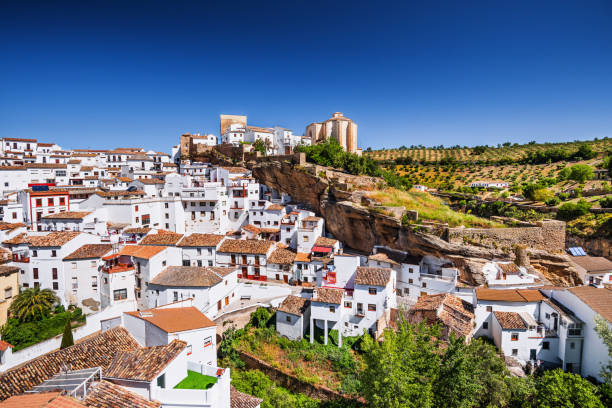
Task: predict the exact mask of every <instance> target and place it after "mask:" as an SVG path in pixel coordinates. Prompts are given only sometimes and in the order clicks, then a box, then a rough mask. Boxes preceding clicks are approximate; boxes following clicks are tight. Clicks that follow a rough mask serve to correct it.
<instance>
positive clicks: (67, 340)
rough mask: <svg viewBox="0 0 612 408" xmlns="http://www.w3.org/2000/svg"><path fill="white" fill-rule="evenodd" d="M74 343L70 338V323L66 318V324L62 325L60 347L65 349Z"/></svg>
mask: <svg viewBox="0 0 612 408" xmlns="http://www.w3.org/2000/svg"><path fill="white" fill-rule="evenodd" d="M72 345H74V339H73V338H72V324H71V323H70V319H66V326H64V334H63V335H62V344H61V346H60V349H65V348H66V347H70V346H72Z"/></svg>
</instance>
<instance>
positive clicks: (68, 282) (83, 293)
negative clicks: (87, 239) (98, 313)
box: [63, 244, 113, 310]
mask: <svg viewBox="0 0 612 408" xmlns="http://www.w3.org/2000/svg"><path fill="white" fill-rule="evenodd" d="M112 249H113V246H112V245H110V244H85V245H83V246H81V247H80V248H78V249H77V250H76V251H74V252H72V253H70V254H68V255H67V256H65V257H64V259H63V261H64V265H63V270H64V279H65V282H64V288H65V289H64V298H65V299H66V300H67V302H68V303H69V304H78V305H79V306H82V305H83V304H84V303H85V305H86V306H87V307H88V308H89V309H90V310H98V309H99V307H100V304H101V300H100V286H101V282H100V279H101V271H102V268H103V267H104V265H105V262H104V261H103V260H102V258H103V257H104V256H106V255H108V254H109V253H110V252H111V251H112Z"/></svg>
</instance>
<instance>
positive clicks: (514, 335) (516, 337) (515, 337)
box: [510, 333, 519, 341]
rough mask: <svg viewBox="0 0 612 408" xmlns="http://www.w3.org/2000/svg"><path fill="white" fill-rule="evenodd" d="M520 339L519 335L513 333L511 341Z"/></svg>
mask: <svg viewBox="0 0 612 408" xmlns="http://www.w3.org/2000/svg"><path fill="white" fill-rule="evenodd" d="M518 337H519V334H518V333H512V336H511V337H510V340H512V341H518Z"/></svg>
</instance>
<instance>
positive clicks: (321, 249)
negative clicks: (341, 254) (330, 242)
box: [312, 246, 332, 252]
mask: <svg viewBox="0 0 612 408" xmlns="http://www.w3.org/2000/svg"><path fill="white" fill-rule="evenodd" d="M331 250H332V249H331V248H329V247H322V246H315V247H312V252H331Z"/></svg>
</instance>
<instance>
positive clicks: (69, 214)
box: [43, 211, 91, 220]
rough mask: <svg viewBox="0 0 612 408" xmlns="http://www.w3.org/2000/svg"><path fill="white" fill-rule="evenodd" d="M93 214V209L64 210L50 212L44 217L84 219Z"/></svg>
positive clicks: (50, 218)
mask: <svg viewBox="0 0 612 408" xmlns="http://www.w3.org/2000/svg"><path fill="white" fill-rule="evenodd" d="M89 214H91V211H64V212H59V213H57V214H49V215H45V216H44V217H43V219H44V220H82V219H83V218H85V217H86V216H88V215H89Z"/></svg>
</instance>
